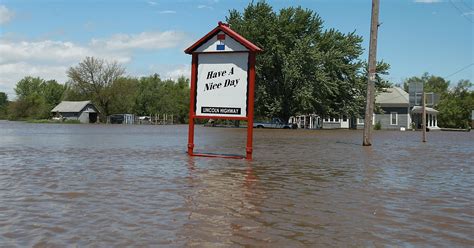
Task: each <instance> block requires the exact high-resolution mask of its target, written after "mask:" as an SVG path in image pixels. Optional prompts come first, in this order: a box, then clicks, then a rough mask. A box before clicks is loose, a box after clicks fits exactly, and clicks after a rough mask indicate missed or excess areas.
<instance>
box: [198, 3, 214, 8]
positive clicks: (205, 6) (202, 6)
mask: <svg viewBox="0 0 474 248" xmlns="http://www.w3.org/2000/svg"><path fill="white" fill-rule="evenodd" d="M197 8H198V9H214V8H213V7H212V6H208V5H204V4H201V5H198V6H197Z"/></svg>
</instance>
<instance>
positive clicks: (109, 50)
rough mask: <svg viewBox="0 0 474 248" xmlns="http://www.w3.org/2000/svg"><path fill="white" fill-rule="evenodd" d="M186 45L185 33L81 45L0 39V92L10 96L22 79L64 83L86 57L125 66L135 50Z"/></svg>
mask: <svg viewBox="0 0 474 248" xmlns="http://www.w3.org/2000/svg"><path fill="white" fill-rule="evenodd" d="M186 41H187V37H186V35H185V34H184V33H181V32H176V31H165V32H142V33H139V34H116V35H113V36H111V37H110V38H106V39H92V40H91V41H90V42H89V43H88V44H86V45H82V44H78V43H74V42H70V41H58V40H42V41H21V40H20V41H17V40H13V39H7V38H5V37H4V38H0V54H1V56H0V91H5V92H7V93H9V94H10V95H11V94H12V92H13V88H14V86H15V84H16V82H18V81H19V80H20V79H21V78H23V77H25V76H38V77H42V78H45V79H56V80H58V81H59V82H65V81H66V80H67V77H66V70H67V69H68V68H69V67H70V66H73V65H76V64H77V63H79V62H80V61H81V60H83V59H84V58H85V57H86V56H94V57H98V58H103V59H106V60H116V61H118V62H120V63H128V62H131V61H132V59H133V55H134V52H136V51H138V50H153V51H156V50H160V49H166V48H173V47H181V46H183V45H184V43H185V42H186ZM183 72H184V74H186V73H185V72H186V69H185V68H184V69H183V68H181V67H180V68H175V67H173V68H170V70H169V71H164V70H163V71H161V73H162V75H164V76H166V77H171V78H177V77H179V75H181V73H183Z"/></svg>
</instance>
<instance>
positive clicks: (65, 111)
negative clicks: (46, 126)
mask: <svg viewBox="0 0 474 248" xmlns="http://www.w3.org/2000/svg"><path fill="white" fill-rule="evenodd" d="M51 112H52V113H53V114H54V115H55V117H60V118H62V119H63V120H79V121H80V122H81V123H96V122H98V120H99V117H98V114H99V111H98V110H97V107H96V106H95V105H94V104H92V102H91V101H62V102H61V103H60V104H58V105H57V106H56V107H54V108H53V110H51Z"/></svg>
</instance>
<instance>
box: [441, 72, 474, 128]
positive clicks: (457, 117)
mask: <svg viewBox="0 0 474 248" xmlns="http://www.w3.org/2000/svg"><path fill="white" fill-rule="evenodd" d="M472 87H473V84H472V82H470V81H469V80H460V81H459V82H458V84H457V85H456V86H455V87H454V88H453V89H451V90H449V91H448V92H447V93H445V94H443V95H442V96H441V100H440V102H439V104H438V106H437V108H438V110H439V115H438V125H439V126H440V127H451V128H467V127H469V126H470V121H469V120H470V117H471V111H472V110H474V91H472V90H471V88H472Z"/></svg>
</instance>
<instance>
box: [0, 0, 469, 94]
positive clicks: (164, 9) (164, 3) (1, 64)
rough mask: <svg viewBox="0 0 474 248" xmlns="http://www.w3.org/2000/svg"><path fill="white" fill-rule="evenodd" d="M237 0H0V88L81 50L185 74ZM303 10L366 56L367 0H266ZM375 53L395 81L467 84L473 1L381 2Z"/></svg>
mask: <svg viewBox="0 0 474 248" xmlns="http://www.w3.org/2000/svg"><path fill="white" fill-rule="evenodd" d="M250 2H251V1H238V0H193V1H191V0H174V1H173V0H0V91H2V92H6V93H7V94H8V95H9V98H10V99H13V98H14V97H15V94H14V90H13V89H14V87H15V84H16V83H17V82H18V81H19V80H21V79H22V78H23V77H25V76H38V77H42V78H44V79H46V80H49V79H55V80H57V81H58V82H60V83H64V82H66V81H67V80H68V78H67V75H66V71H67V69H68V68H69V67H71V66H75V65H77V64H78V63H79V62H80V61H81V60H83V59H84V58H85V57H86V56H94V57H98V58H103V59H106V60H116V61H118V62H120V63H122V64H123V65H124V66H125V68H126V70H127V75H129V76H137V77H139V76H146V75H150V74H153V73H158V74H160V76H161V77H162V78H172V79H175V78H177V77H179V76H181V75H184V76H186V77H189V74H190V63H191V57H190V56H189V55H186V54H185V53H184V51H183V50H184V49H185V48H187V47H188V46H190V45H191V44H192V43H194V42H195V41H197V40H198V39H199V38H201V37H202V36H204V35H205V34H206V33H207V32H209V31H210V30H212V29H213V28H214V27H216V26H217V23H218V22H219V21H225V19H226V16H227V15H228V13H229V10H231V9H236V10H238V11H241V12H242V11H243V10H244V9H245V7H246V6H247V5H248V4H249V3H250ZM267 2H268V3H269V4H270V5H272V7H273V9H274V10H275V11H278V10H280V9H281V8H285V7H290V6H301V7H303V8H307V9H310V10H312V11H314V12H315V13H317V14H318V15H320V16H321V18H322V19H323V20H324V29H329V28H335V29H338V30H340V31H342V32H344V33H348V32H353V31H355V32H356V34H358V35H361V36H362V37H363V38H364V42H363V47H364V49H365V53H364V54H363V55H362V56H361V58H360V59H362V60H367V57H368V46H369V43H368V40H369V33H370V13H371V1H370V0H292V1H284V0H276V1H270V0H268V1H267ZM379 22H380V23H381V25H380V28H379V34H378V35H379V37H378V47H377V60H384V61H385V62H387V63H389V64H390V65H391V69H390V75H388V76H386V78H387V79H388V80H390V81H391V82H392V83H394V84H400V83H402V82H403V80H404V79H406V78H409V77H412V76H420V75H421V74H422V73H424V72H428V73H430V74H433V75H437V76H442V77H448V78H447V79H448V80H450V81H451V85H452V86H454V85H455V84H456V83H457V81H458V80H460V79H469V80H471V82H474V78H473V75H474V49H473V47H474V24H473V23H474V1H473V0H380V16H379Z"/></svg>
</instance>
